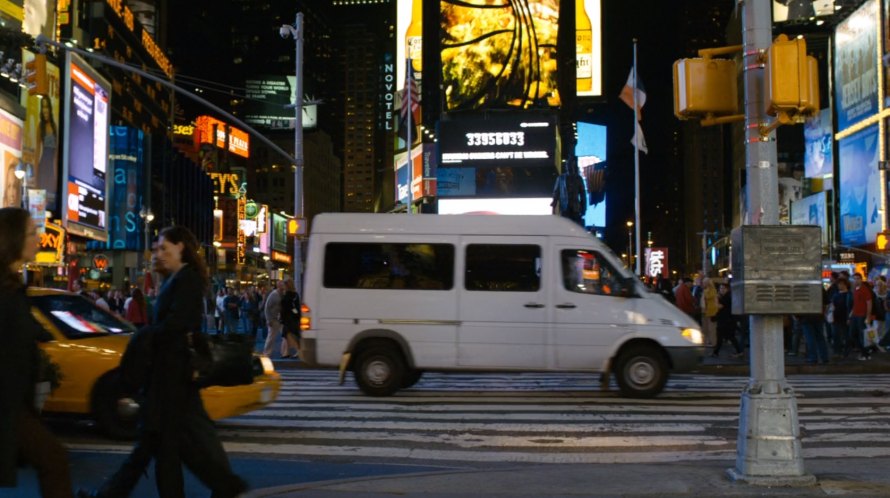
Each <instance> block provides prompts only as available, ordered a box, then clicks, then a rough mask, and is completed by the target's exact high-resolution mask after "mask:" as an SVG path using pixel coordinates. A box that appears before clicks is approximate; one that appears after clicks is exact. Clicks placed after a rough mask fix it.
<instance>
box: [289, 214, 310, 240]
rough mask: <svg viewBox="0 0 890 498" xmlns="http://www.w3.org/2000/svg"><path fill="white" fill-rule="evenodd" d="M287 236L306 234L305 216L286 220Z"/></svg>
mask: <svg viewBox="0 0 890 498" xmlns="http://www.w3.org/2000/svg"><path fill="white" fill-rule="evenodd" d="M287 234H288V236H294V235H306V218H291V219H289V220H287Z"/></svg>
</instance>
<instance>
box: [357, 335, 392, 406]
mask: <svg viewBox="0 0 890 498" xmlns="http://www.w3.org/2000/svg"><path fill="white" fill-rule="evenodd" d="M353 373H354V374H355V381H356V382H357V383H358V387H359V389H361V390H362V392H364V393H365V394H368V395H370V396H389V395H391V394H393V393H395V392H396V391H398V390H399V389H400V388H401V387H402V386H403V385H404V382H405V381H404V377H405V361H404V360H403V359H402V355H401V353H400V352H399V351H396V350H395V349H393V348H391V347H387V346H374V347H371V348H368V349H365V350H364V351H362V352H361V353H359V354H358V357H356V359H355V364H354V366H353Z"/></svg>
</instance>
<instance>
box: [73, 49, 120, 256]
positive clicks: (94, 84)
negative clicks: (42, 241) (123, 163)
mask: <svg viewBox="0 0 890 498" xmlns="http://www.w3.org/2000/svg"><path fill="white" fill-rule="evenodd" d="M66 67H67V68H68V74H67V77H66V79H65V98H66V106H65V107H66V109H67V116H66V119H65V123H66V129H65V132H66V140H65V142H64V143H65V150H64V154H63V162H64V164H63V171H64V175H63V180H64V181H63V189H62V190H63V194H62V197H63V199H64V205H63V209H62V221H63V224H64V225H65V227H66V228H67V230H68V231H69V232H71V233H74V234H76V235H81V236H84V237H88V238H92V239H96V240H103V241H104V240H106V237H107V229H108V220H107V219H106V211H107V206H106V200H107V192H108V180H109V175H108V174H107V166H108V121H109V114H110V106H109V104H110V102H109V97H110V89H111V86H110V84H109V83H108V81H107V80H105V79H103V78H102V77H100V76H99V74H98V73H97V72H96V71H95V70H93V69H92V68H91V67H90V66H89V65H88V64H87V63H86V62H84V61H83V59H81V58H80V57H78V56H77V55H75V54H72V53H70V52H69V53H68V54H67V59H66Z"/></svg>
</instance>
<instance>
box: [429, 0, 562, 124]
mask: <svg viewBox="0 0 890 498" xmlns="http://www.w3.org/2000/svg"><path fill="white" fill-rule="evenodd" d="M440 5H441V8H440V18H439V24H440V26H441V62H442V66H441V67H442V85H443V86H442V88H443V89H444V98H445V111H446V112H447V111H455V110H466V109H482V108H504V107H514V108H528V107H532V106H542V105H543V106H550V107H558V106H559V105H560V98H559V92H558V91H557V74H556V73H557V59H556V37H557V36H556V35H557V31H558V28H559V22H558V21H559V0H514V1H511V2H501V3H499V4H497V5H491V2H486V1H482V0H472V1H466V0H442V1H441V3H440Z"/></svg>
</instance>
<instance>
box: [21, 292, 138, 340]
mask: <svg viewBox="0 0 890 498" xmlns="http://www.w3.org/2000/svg"><path fill="white" fill-rule="evenodd" d="M30 300H31V304H32V305H34V306H36V307H37V308H38V309H39V310H40V311H41V312H42V313H43V315H44V316H46V317H47V318H48V319H49V320H50V321H51V322H52V323H53V325H55V326H56V327H58V328H59V330H61V331H62V333H63V334H65V337H67V338H68V339H82V338H85V337H96V336H100V335H109V334H112V335H116V334H129V333H131V332H135V331H136V329H135V328H134V327H133V326H132V325H130V324H129V323H127V322H125V321H123V320H121V319H120V318H117V317H116V316H114V315H113V314H111V313H109V312H108V311H105V310H103V309H102V308H100V307H98V306H96V305H95V304H93V303H92V302H91V301H90V300H89V299H87V298H85V297H82V296H76V295H71V294H53V295H45V296H31V298H30Z"/></svg>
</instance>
